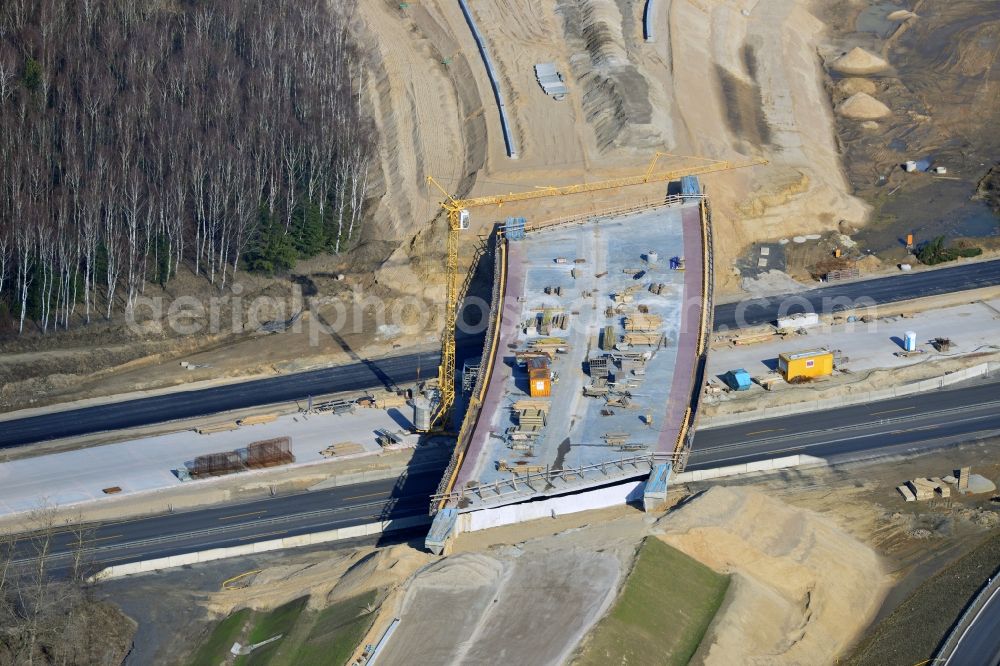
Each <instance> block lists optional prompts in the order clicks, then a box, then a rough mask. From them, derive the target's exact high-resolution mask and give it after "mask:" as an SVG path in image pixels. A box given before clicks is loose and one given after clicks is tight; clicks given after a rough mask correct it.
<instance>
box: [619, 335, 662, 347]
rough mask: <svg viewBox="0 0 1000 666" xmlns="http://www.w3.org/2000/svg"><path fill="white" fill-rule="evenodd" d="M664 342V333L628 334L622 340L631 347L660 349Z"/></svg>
mask: <svg viewBox="0 0 1000 666" xmlns="http://www.w3.org/2000/svg"><path fill="white" fill-rule="evenodd" d="M663 340H664V338H663V334H662V333H626V334H625V335H624V337H623V338H622V342H624V343H625V344H627V345H629V346H631V347H635V346H636V345H648V346H650V347H658V346H660V345H661V344H662V343H663Z"/></svg>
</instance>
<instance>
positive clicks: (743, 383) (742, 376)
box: [722, 368, 753, 391]
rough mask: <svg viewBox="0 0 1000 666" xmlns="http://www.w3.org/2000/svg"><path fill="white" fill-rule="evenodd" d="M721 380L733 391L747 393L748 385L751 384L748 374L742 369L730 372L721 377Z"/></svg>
mask: <svg viewBox="0 0 1000 666" xmlns="http://www.w3.org/2000/svg"><path fill="white" fill-rule="evenodd" d="M722 379H723V381H724V382H726V385H727V386H729V388H731V389H733V390H734V391H747V390H749V389H750V384H752V383H753V382H752V381H751V379H750V373H749V372H747V371H746V370H744V369H743V368H740V369H739V370H730V371H729V372H727V373H726V374H724V375H722Z"/></svg>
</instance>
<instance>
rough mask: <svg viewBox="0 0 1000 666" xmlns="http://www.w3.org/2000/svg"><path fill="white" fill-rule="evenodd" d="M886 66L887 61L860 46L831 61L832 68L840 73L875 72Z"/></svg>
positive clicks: (887, 64) (887, 65)
mask: <svg viewBox="0 0 1000 666" xmlns="http://www.w3.org/2000/svg"><path fill="white" fill-rule="evenodd" d="M888 67H889V63H887V62H886V61H885V60H883V59H882V58H879V57H878V56H877V55H874V54H872V53H869V52H868V51H865V50H864V49H863V48H861V47H860V46H855V47H854V48H853V49H851V50H850V51H849V52H848V53H845V54H844V55H842V56H840V57H839V58H837V59H836V60H834V61H833V68H834V69H835V70H837V71H838V72H841V73H842V74H875V73H876V72H881V71H882V70H884V69H887V68H888Z"/></svg>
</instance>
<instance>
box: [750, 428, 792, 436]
mask: <svg viewBox="0 0 1000 666" xmlns="http://www.w3.org/2000/svg"><path fill="white" fill-rule="evenodd" d="M783 430H787V428H768V429H767V430H754V431H753V432H748V433H747V437H749V436H750V435H763V434H764V433H765V432H781V431H783Z"/></svg>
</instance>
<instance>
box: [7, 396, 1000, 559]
mask: <svg viewBox="0 0 1000 666" xmlns="http://www.w3.org/2000/svg"><path fill="white" fill-rule="evenodd" d="M998 398H1000V383H997V382H993V383H989V382H983V381H979V382H976V383H974V384H972V385H969V386H966V387H963V388H957V389H949V390H939V391H934V392H928V393H924V394H921V395H918V396H909V397H906V398H897V399H894V400H887V401H884V402H878V403H871V404H867V405H855V406H851V407H843V408H840V409H835V410H828V411H824V412H814V413H811V414H810V415H809V417H808V418H803V417H801V416H791V417H782V418H776V419H769V420H763V421H755V422H753V423H749V424H740V425H734V426H729V427H725V428H715V429H711V430H701V431H699V432H698V433H697V434H696V435H695V443H694V451H693V452H692V455H691V459H690V465H689V467H688V469H699V468H701V469H704V468H710V467H717V466H720V465H728V464H736V463H744V462H751V461H755V460H766V459H769V458H775V457H783V456H787V455H794V454H796V453H803V454H809V455H813V456H817V457H823V458H830V457H834V456H850V455H855V456H858V455H860V454H862V453H866V454H871V453H874V452H876V451H878V452H879V453H885V454H892V453H893V452H894V451H900V452H902V451H913V450H919V449H922V448H931V447H933V446H936V445H940V444H943V443H948V442H949V441H961V440H967V439H969V438H971V437H975V436H977V435H986V434H991V433H997V432H1000V409H997V402H998ZM823 428H826V429H825V430H822V429H823ZM731 442H736V444H730V443H731ZM440 474H441V472H440V470H431V469H426V468H425V469H422V470H421V471H420V473H419V474H417V473H415V474H413V475H411V476H408V477H406V478H405V479H403V480H402V481H397V480H396V479H388V480H385V481H375V482H369V483H362V484H357V485H350V486H343V487H339V488H335V489H332V490H324V491H314V492H306V493H299V494H294V495H283V496H277V497H273V498H268V499H263V500H257V501H254V502H249V503H242V504H238V505H228V506H213V507H211V508H207V509H201V510H196V511H186V512H179V513H173V514H168V515H162V516H154V517H149V518H139V519H135V520H130V521H125V522H118V523H110V524H104V525H99V526H97V527H96V528H94V530H93V533H91V534H87V535H86V539H87V541H88V542H90V543H93V544H95V545H94V546H93V548H94V550H93V551H92V552H89V553H88V556H87V557H88V559H89V560H91V561H93V562H94V563H95V564H97V565H103V564H110V563H112V562H113V563H123V562H129V561H135V560H142V559H150V558H157V557H165V556H168V555H177V554H180V553H186V552H193V551H197V550H204V549H208V548H217V547H223V546H231V545H240V544H246V543H251V542H253V541H260V540H265V539H274V538H280V537H287V536H293V535H295V534H305V533H309V532H315V531H320V530H328V529H332V528H334V527H349V526H352V525H360V524H365V523H372V522H376V521H379V520H389V519H398V518H405V517H409V516H416V515H421V514H423V515H426V513H427V507H428V502H429V497H430V494H431V493H432V492H433V491H434V489H435V487H436V485H437V482H438V480H439V479H440ZM75 538H77V535H75V534H62V535H59V537H58V538H57V539H56V540H55V542H54V544H53V547H52V551H51V552H52V553H53V558H54V559H53V566H55V567H65V566H68V564H69V562H70V557H69V554H68V550H69V549H70V548H71V545H72V543H73V541H74V539H75ZM24 548H26V549H28V550H25V551H24V552H26V553H30V552H31V550H30V544H25V546H24Z"/></svg>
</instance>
